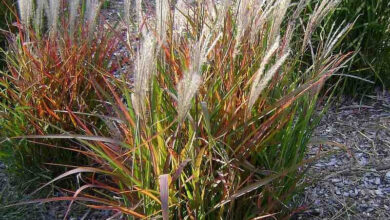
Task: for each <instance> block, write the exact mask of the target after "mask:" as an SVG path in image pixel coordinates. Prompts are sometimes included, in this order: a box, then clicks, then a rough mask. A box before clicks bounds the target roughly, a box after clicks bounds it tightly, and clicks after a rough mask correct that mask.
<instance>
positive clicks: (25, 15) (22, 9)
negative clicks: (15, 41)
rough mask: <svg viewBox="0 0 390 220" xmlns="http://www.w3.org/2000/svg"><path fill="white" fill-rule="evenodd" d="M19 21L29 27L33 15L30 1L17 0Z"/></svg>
mask: <svg viewBox="0 0 390 220" xmlns="http://www.w3.org/2000/svg"><path fill="white" fill-rule="evenodd" d="M18 6H19V14H20V20H21V22H22V24H24V25H26V26H29V25H30V20H31V17H32V15H33V3H32V1H31V0H18Z"/></svg>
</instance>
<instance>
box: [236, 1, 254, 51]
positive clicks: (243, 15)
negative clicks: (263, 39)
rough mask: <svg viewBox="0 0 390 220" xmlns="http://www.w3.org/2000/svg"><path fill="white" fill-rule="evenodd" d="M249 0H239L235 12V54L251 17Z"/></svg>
mask: <svg viewBox="0 0 390 220" xmlns="http://www.w3.org/2000/svg"><path fill="white" fill-rule="evenodd" d="M250 3H251V0H241V1H240V5H239V8H238V14H237V35H236V48H235V54H236V52H237V49H238V47H239V46H240V44H241V40H242V37H243V36H244V33H245V31H246V30H247V28H248V26H249V23H250V17H251V4H250Z"/></svg>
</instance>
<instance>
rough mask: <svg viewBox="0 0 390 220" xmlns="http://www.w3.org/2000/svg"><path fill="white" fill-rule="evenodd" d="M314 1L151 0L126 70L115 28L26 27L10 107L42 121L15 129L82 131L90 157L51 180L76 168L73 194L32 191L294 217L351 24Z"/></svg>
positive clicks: (72, 136)
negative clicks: (118, 59)
mask: <svg viewBox="0 0 390 220" xmlns="http://www.w3.org/2000/svg"><path fill="white" fill-rule="evenodd" d="M307 2H308V1H304V0H302V1H298V3H297V4H292V3H291V1H289V0H282V1H259V2H257V1H254V2H253V1H249V0H243V1H238V2H237V3H236V2H230V1H225V2H223V3H221V4H214V3H213V2H212V1H206V2H199V3H196V4H192V5H186V3H184V2H181V1H179V2H178V3H177V5H178V7H176V8H175V9H173V10H172V9H171V8H170V7H169V5H168V4H167V2H166V1H157V2H156V4H157V5H156V7H155V8H156V12H155V15H156V16H154V17H153V16H151V17H150V18H149V17H147V16H142V15H144V13H142V11H137V15H138V16H135V17H136V20H135V21H132V22H133V23H136V24H137V25H136V26H137V27H138V29H137V30H136V31H135V32H134V31H128V32H127V33H128V36H127V40H128V41H129V44H131V45H128V47H127V49H128V50H129V54H130V57H128V59H129V60H130V61H131V64H130V65H131V66H130V67H131V68H130V69H131V72H130V73H122V74H121V75H119V76H114V75H112V74H110V69H109V68H108V64H107V63H109V59H110V58H111V56H112V55H111V52H112V50H113V49H114V48H115V47H114V46H113V45H115V42H117V41H120V40H122V39H121V38H120V37H119V35H112V38H109V39H106V38H104V37H101V38H98V39H95V38H92V40H91V33H92V32H91V31H90V30H91V29H88V28H83V27H79V28H78V30H79V32H76V33H75V35H74V37H75V38H74V39H72V37H70V36H69V32H68V31H67V29H66V31H63V32H62V31H61V30H56V31H55V32H54V34H53V32H52V30H53V29H49V30H48V31H49V33H48V34H47V38H45V37H35V36H34V33H36V32H34V31H27V33H26V31H23V30H21V31H20V32H19V35H18V36H19V38H18V40H19V41H17V42H15V46H14V47H13V48H11V50H10V51H11V53H10V54H9V58H8V63H9V74H8V73H6V74H5V75H4V77H3V78H2V80H3V81H2V82H3V84H5V85H6V88H7V89H6V90H4V92H3V93H2V94H3V96H4V97H6V100H7V101H6V102H5V103H3V104H2V105H3V106H5V107H4V109H5V111H4V112H3V114H5V115H6V116H8V117H10V116H13V114H14V113H15V112H16V108H15V107H16V106H20V107H27V110H26V111H27V113H29V114H24V115H23V116H24V117H25V118H26V119H25V120H23V121H25V124H26V126H30V127H33V128H34V129H30V130H26V132H25V134H24V135H22V134H20V133H19V134H8V136H16V135H19V136H23V137H24V138H27V139H28V140H30V139H34V140H39V141H40V142H44V143H46V142H52V141H54V142H55V143H61V141H64V142H70V143H74V144H75V145H77V146H78V147H77V148H72V149H73V150H75V149H77V151H78V152H79V153H81V154H83V155H85V156H87V157H88V158H89V165H90V166H79V167H77V168H75V169H73V170H70V171H68V172H66V173H64V174H62V175H60V176H58V177H57V178H55V179H53V180H52V181H50V182H49V183H48V184H51V183H53V182H56V181H58V180H61V179H63V178H65V177H67V176H70V175H74V174H80V173H82V176H83V182H82V185H80V186H79V187H78V188H77V189H73V190H74V194H73V197H72V196H70V197H57V198H50V199H42V200H37V201H35V202H49V201H57V200H71V201H80V202H83V203H85V205H86V206H88V207H91V208H97V209H108V210H115V211H118V212H122V213H123V214H126V215H127V216H128V218H132V217H136V218H152V217H159V216H162V217H163V218H164V219H171V218H172V219H181V218H189V219H237V218H244V219H247V218H254V217H259V216H263V215H272V216H275V217H280V216H288V215H289V213H291V212H292V211H293V209H294V207H291V206H290V205H289V202H290V200H291V198H292V196H293V195H294V193H295V191H296V187H297V184H298V182H299V181H300V180H301V177H302V175H303V174H304V170H302V169H300V168H301V167H302V165H304V164H305V163H307V162H308V161H305V160H304V153H305V150H306V146H307V145H308V143H309V141H310V137H311V135H312V131H313V129H314V127H315V126H316V124H317V123H318V119H319V118H320V116H321V114H322V112H320V113H316V107H317V101H318V94H319V92H320V91H321V88H322V86H323V84H324V82H325V81H326V80H327V79H328V78H329V77H331V76H332V74H334V73H335V72H337V71H339V70H340V69H341V68H343V67H344V65H345V64H346V62H348V59H349V57H350V54H342V53H338V52H337V51H335V48H336V46H337V45H338V43H339V42H340V40H342V39H343V37H344V35H345V34H346V33H347V32H348V31H349V29H350V25H345V26H340V27H339V26H336V27H334V28H333V29H331V30H330V31H329V32H326V31H324V30H322V31H321V29H317V28H318V27H320V26H321V22H322V21H323V19H324V18H325V16H327V14H328V13H330V12H331V11H332V10H333V8H334V7H335V6H336V5H337V3H338V1H336V0H323V1H319V2H318V3H317V5H316V6H315V7H314V9H313V10H308V9H307ZM143 6H144V7H148V5H147V4H146V5H145V4H144V5H143ZM179 6H180V7H179ZM126 8H129V7H126ZM140 8H141V9H142V5H141V4H138V7H137V9H138V10H141V9H140ZM310 11H311V12H310ZM87 17H89V16H87ZM92 17H93V16H92ZM126 17H129V16H126ZM301 17H305V18H309V19H306V20H305V21H306V22H304V23H301V22H300V18H301ZM92 20H93V19H92ZM26 23H27V22H25V23H24V25H25V24H26ZM63 23H64V24H65V26H66V24H67V23H66V20H65V21H64V22H63ZM127 23H129V21H127ZM27 24H28V23H27ZM87 24H88V22H87ZM59 27H61V26H59ZM89 27H90V26H89ZM25 30H26V29H25ZM316 31H317V32H316ZM313 33H319V36H320V37H321V41H319V42H316V41H312V40H311V37H312V34H313ZM26 35H27V36H28V40H26V41H24V40H23V36H26ZM45 36H46V35H45ZM53 36H56V37H53ZM72 36H73V35H72ZM93 36H95V37H96V34H95V35H93ZM97 36H100V35H97ZM103 36H106V35H103ZM58 38H59V39H60V40H58ZM83 39H86V40H85V41H84V40H83ZM106 40H107V41H106ZM109 40H112V41H113V42H111V41H109ZM102 42H103V43H102ZM109 42H111V43H109ZM122 42H125V40H123V41H122ZM48 45H50V46H48ZM84 45H85V47H83V46H84ZM133 45H136V47H135V48H133V47H132V46H133ZM102 47H103V48H102ZM107 47H108V48H107ZM95 48H97V49H95ZM94 49H95V50H94ZM110 49H112V50H110ZM102 50H103V52H102ZM100 53H102V54H103V55H101V54H100ZM100 55H101V56H100ZM79 56H81V57H79ZM30 59H31V61H30ZM43 62H45V63H43ZM47 67H50V69H46V68H47ZM34 82H38V83H36V84H34ZM31 84H33V85H36V86H31ZM42 91H43V92H42ZM26 92H27V93H26ZM42 94H44V95H42ZM325 94H326V95H329V94H327V93H325ZM321 98H322V97H321ZM19 100H22V101H19ZM324 100H325V101H326V97H325V98H324ZM11 119H12V117H11ZM11 119H5V121H4V122H3V123H5V124H6V123H10V122H11V121H12V120H11ZM18 123H19V122H18ZM18 123H15V124H14V125H17V124H18ZM34 123H37V125H35V124H34ZM99 125H100V126H99ZM40 126H44V128H45V129H47V130H43V128H41V127H40ZM16 127H17V126H16ZM40 130H43V131H44V132H40ZM26 135H28V136H26ZM57 146H58V145H57ZM67 147H68V146H67ZM26 154H27V153H26ZM45 186H46V185H44V186H42V187H45ZM42 187H40V188H39V189H38V190H40V189H41V188H42ZM69 208H70V207H69Z"/></svg>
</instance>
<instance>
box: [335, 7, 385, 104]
mask: <svg viewBox="0 0 390 220" xmlns="http://www.w3.org/2000/svg"><path fill="white" fill-rule="evenodd" d="M389 14H390V2H389V1H386V0H367V1H354V0H343V1H341V3H340V5H339V7H338V8H337V10H335V12H334V14H333V16H332V17H331V22H333V21H336V22H342V21H344V20H345V21H353V20H355V25H354V27H353V28H352V30H351V31H350V32H349V33H348V35H347V37H346V40H345V41H344V42H343V43H342V44H341V47H342V48H343V50H344V51H351V50H353V51H358V53H357V55H356V56H355V57H354V59H353V60H352V62H351V63H350V64H349V67H348V68H347V69H345V70H344V73H345V74H348V75H349V76H348V77H345V78H344V81H343V83H342V85H341V86H340V88H341V90H342V91H344V93H343V94H344V95H348V96H352V97H356V96H361V95H364V94H366V93H372V92H373V91H374V89H375V88H379V89H380V90H382V91H383V90H388V89H389V88H390V18H389ZM351 75H352V77H351ZM353 76H356V77H355V78H353ZM362 79H364V80H362ZM367 80H368V81H370V82H368V81H367Z"/></svg>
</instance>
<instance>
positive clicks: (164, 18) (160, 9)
mask: <svg viewBox="0 0 390 220" xmlns="http://www.w3.org/2000/svg"><path fill="white" fill-rule="evenodd" d="M169 11H170V5H169V1H168V0H156V32H157V36H158V38H159V40H160V42H161V43H162V44H164V43H165V38H166V33H167V28H168V27H167V26H168V20H169Z"/></svg>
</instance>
